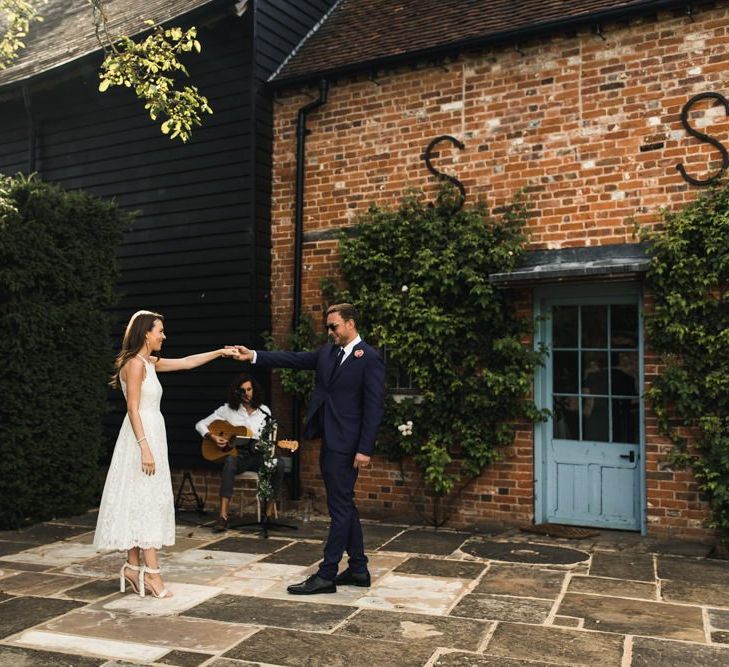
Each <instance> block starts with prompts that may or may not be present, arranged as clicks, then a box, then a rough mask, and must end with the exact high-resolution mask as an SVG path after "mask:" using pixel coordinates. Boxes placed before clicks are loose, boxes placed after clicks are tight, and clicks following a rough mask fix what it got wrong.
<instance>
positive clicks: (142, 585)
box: [139, 565, 172, 598]
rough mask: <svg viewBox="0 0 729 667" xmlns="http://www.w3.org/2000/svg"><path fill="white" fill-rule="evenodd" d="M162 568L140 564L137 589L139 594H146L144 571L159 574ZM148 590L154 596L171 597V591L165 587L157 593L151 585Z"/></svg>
mask: <svg viewBox="0 0 729 667" xmlns="http://www.w3.org/2000/svg"><path fill="white" fill-rule="evenodd" d="M161 571H162V570H160V569H159V568H157V569H154V568H151V567H147V566H146V565H143V566H142V572H141V574H140V575H139V576H140V580H139V590H140V591H141V592H140V593H139V594H140V595H141V596H142V597H144V596H145V594H146V590H147V586H146V585H145V583H144V573H145V572H149V573H150V574H159V573H160V572H161ZM149 592H150V593H151V594H152V595H153V596H154V597H156V598H171V597H172V593H171V592H170V591H168V590H167V588H163V589H162V590H161V591H160V592H159V593H157V592H156V591H155V590H154V589H153V588H152V587H151V586H150V587H149Z"/></svg>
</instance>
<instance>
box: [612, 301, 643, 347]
mask: <svg viewBox="0 0 729 667" xmlns="http://www.w3.org/2000/svg"><path fill="white" fill-rule="evenodd" d="M610 346H611V347H632V348H637V347H638V306H637V305H619V306H617V305H616V306H610Z"/></svg>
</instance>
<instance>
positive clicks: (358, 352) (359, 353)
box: [354, 350, 364, 359]
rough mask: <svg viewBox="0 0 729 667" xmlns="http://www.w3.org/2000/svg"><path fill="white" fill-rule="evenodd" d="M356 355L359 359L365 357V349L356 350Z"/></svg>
mask: <svg viewBox="0 0 729 667" xmlns="http://www.w3.org/2000/svg"><path fill="white" fill-rule="evenodd" d="M354 356H355V357H357V359H359V358H360V357H364V350H355V351H354Z"/></svg>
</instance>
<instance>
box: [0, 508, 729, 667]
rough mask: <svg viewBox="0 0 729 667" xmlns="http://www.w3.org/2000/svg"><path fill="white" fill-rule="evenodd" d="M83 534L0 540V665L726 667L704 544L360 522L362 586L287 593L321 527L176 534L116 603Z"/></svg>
mask: <svg viewBox="0 0 729 667" xmlns="http://www.w3.org/2000/svg"><path fill="white" fill-rule="evenodd" d="M94 521H95V514H94V513H93V512H90V513H88V514H85V515H83V516H80V517H72V518H69V519H63V520H57V521H52V522H48V523H44V524H39V525H37V526H33V527H32V528H30V529H27V530H20V531H6V532H0V667H5V666H7V667H25V666H27V667H134V666H136V665H177V666H178V667H241V666H242V665H269V666H270V665H273V666H277V665H280V666H302V667H303V666H306V667H317V666H319V665H321V666H322V667H337V666H340V665H341V666H342V667H344V666H345V665H346V666H347V667H358V666H362V667H380V666H382V667H391V666H392V667H410V666H412V667H421V666H422V667H435V666H438V667H492V666H493V667H527V666H531V667H535V666H540V665H543V666H547V665H585V666H590V667H592V666H593V665H599V666H600V667H611V666H613V665H614V666H615V667H652V666H654V665H655V666H656V667H664V666H667V667H671V666H673V665H675V666H677V667H719V666H722V667H726V666H728V665H729V562H726V561H721V560H712V559H709V558H707V553H708V551H709V547H707V546H705V545H697V544H687V543H675V544H668V543H657V542H653V541H650V540H646V539H642V538H640V536H638V535H636V534H634V533H620V532H615V531H603V532H600V533H599V534H598V535H597V536H596V537H589V538H586V539H582V540H567V539H554V538H549V537H546V536H537V535H531V534H530V535H526V534H524V533H521V532H519V531H516V530H509V531H502V532H498V531H490V532H489V533H488V534H472V533H467V532H463V531H460V532H459V531H449V530H443V529H441V530H437V531H436V530H432V529H429V528H424V527H422V526H418V527H415V526H405V525H389V524H384V523H373V522H368V523H366V525H365V526H364V532H365V543H366V545H367V547H368V549H369V551H368V555H369V558H370V564H369V567H370V572H371V575H372V586H371V587H370V588H358V587H354V586H341V587H339V590H338V591H337V592H336V593H334V594H330V595H317V596H292V595H289V594H288V593H287V592H286V586H287V585H288V584H290V583H293V582H298V581H302V580H303V579H304V578H306V577H307V576H308V575H309V574H311V573H312V572H315V571H316V563H317V562H318V560H319V559H320V556H321V551H322V544H323V542H322V540H323V539H324V538H325V536H326V532H327V524H326V522H325V521H307V522H306V523H302V522H295V523H296V524H297V525H298V527H299V530H297V531H286V532H285V533H280V532H276V533H273V532H272V534H271V535H270V537H269V539H263V538H262V537H261V536H260V535H258V534H256V533H255V532H254V531H251V530H247V531H241V532H238V531H228V532H227V533H222V534H213V533H212V532H211V531H210V528H209V527H207V526H199V525H191V524H181V525H179V526H178V528H177V544H175V546H174V547H170V548H167V549H165V550H163V552H162V554H161V561H162V565H163V568H164V572H165V579H166V582H167V585H168V587H169V588H170V589H171V590H172V591H173V592H174V593H175V596H174V597H173V598H170V599H167V600H156V599H153V598H151V597H145V598H140V597H139V596H136V595H133V594H130V593H127V594H124V595H123V594H121V593H119V589H118V579H117V578H116V575H117V572H118V569H119V566H120V565H121V562H122V555H118V554H99V553H97V552H96V551H95V550H94V549H93V546H92V544H91V537H92V531H93V528H94Z"/></svg>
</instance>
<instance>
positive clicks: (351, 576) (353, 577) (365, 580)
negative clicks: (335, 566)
mask: <svg viewBox="0 0 729 667" xmlns="http://www.w3.org/2000/svg"><path fill="white" fill-rule="evenodd" d="M334 583H335V584H337V585H338V586H361V587H362V588H369V586H370V584H371V583H372V582H371V580H370V573H369V572H367V571H365V572H352V570H350V569H349V568H347V569H346V570H345V571H344V572H342V573H341V574H338V575H337V578H336V579H335V580H334Z"/></svg>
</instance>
